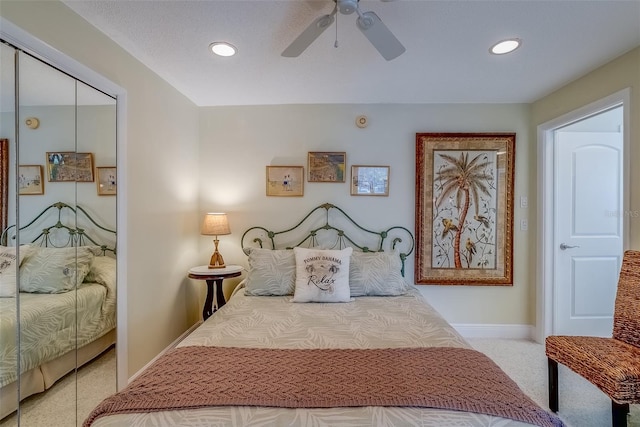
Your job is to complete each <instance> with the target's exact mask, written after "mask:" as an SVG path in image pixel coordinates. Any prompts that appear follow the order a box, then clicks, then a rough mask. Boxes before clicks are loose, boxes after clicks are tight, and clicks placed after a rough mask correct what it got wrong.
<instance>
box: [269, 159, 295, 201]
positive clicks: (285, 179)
mask: <svg viewBox="0 0 640 427" xmlns="http://www.w3.org/2000/svg"><path fill="white" fill-rule="evenodd" d="M302 195H304V168H303V167H302V166H267V196H281V197H300V196H302Z"/></svg>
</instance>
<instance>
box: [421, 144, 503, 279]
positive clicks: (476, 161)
mask: <svg viewBox="0 0 640 427" xmlns="http://www.w3.org/2000/svg"><path fill="white" fill-rule="evenodd" d="M515 138H516V137H515V134H514V133H418V134H416V215H415V218H416V243H417V245H416V246H417V250H416V261H415V281H416V283H419V284H433V285H498V286H505V285H512V284H513V265H512V264H513V175H514V159H515Z"/></svg>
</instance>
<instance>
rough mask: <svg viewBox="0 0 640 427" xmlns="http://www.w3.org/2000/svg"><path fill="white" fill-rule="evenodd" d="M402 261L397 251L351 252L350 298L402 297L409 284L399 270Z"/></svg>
mask: <svg viewBox="0 0 640 427" xmlns="http://www.w3.org/2000/svg"><path fill="white" fill-rule="evenodd" d="M401 269H402V261H401V260H400V255H399V254H398V252H397V251H393V252H353V254H352V255H351V264H350V266H349V287H350V288H351V296H352V297H355V296H365V295H370V296H374V295H375V296H384V295H403V294H405V293H407V290H408V289H409V284H408V283H407V282H406V281H405V280H404V277H402V274H401V273H400V270H401Z"/></svg>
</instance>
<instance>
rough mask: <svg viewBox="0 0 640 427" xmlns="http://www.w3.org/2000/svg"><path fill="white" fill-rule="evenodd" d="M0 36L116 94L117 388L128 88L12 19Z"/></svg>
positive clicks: (124, 358) (122, 345)
mask: <svg viewBox="0 0 640 427" xmlns="http://www.w3.org/2000/svg"><path fill="white" fill-rule="evenodd" d="M0 36H1V37H2V38H3V39H4V40H6V41H8V42H10V43H12V44H13V45H14V46H16V47H18V48H20V49H22V50H24V51H26V52H29V54H32V55H34V56H35V57H37V58H40V59H42V60H43V61H45V62H46V63H49V64H52V65H54V66H55V67H56V68H58V69H59V70H62V71H64V72H65V73H68V74H69V75H71V76H73V77H76V78H78V79H80V80H82V81H84V82H86V83H88V84H90V85H92V86H94V87H96V88H98V89H100V90H102V91H104V92H106V93H108V94H110V95H113V96H115V97H116V98H117V100H118V101H117V104H116V163H117V165H118V171H117V172H118V176H117V181H118V194H117V196H116V197H117V213H116V228H117V230H118V234H117V240H116V245H117V246H116V247H117V248H118V255H117V258H118V271H117V282H118V292H117V294H116V310H117V314H116V322H117V325H118V328H117V329H116V334H117V335H116V369H117V372H118V373H117V384H118V389H119V390H120V389H122V388H124V387H125V386H126V385H127V384H128V382H129V368H128V343H127V341H128V331H127V261H126V260H127V241H126V238H127V212H126V205H127V204H126V203H125V200H126V198H127V195H126V192H127V186H126V183H127V180H126V171H127V162H126V146H127V91H126V90H125V89H124V88H123V87H121V86H119V85H117V84H115V83H113V82H112V81H111V80H108V79H107V78H105V77H104V76H102V75H100V74H98V73H97V72H95V71H93V70H92V69H90V68H88V67H87V66H85V65H83V64H81V63H80V62H78V61H76V60H75V59H73V58H71V57H69V56H67V55H65V54H64V53H62V52H60V51H59V50H57V49H55V48H53V47H51V46H49V45H48V44H46V43H44V42H43V41H41V40H40V39H38V38H36V37H34V36H33V35H31V34H30V33H28V32H26V31H24V30H23V29H22V28H20V27H18V26H17V25H15V24H13V23H12V22H11V21H9V20H7V19H5V18H3V17H1V16H0Z"/></svg>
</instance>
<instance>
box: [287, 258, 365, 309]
mask: <svg viewBox="0 0 640 427" xmlns="http://www.w3.org/2000/svg"><path fill="white" fill-rule="evenodd" d="M293 252H294V254H295V259H296V286H295V292H294V294H293V302H349V301H351V292H350V290H349V262H350V260H351V253H352V252H353V248H350V247H349V248H345V249H342V250H322V249H307V248H293Z"/></svg>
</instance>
